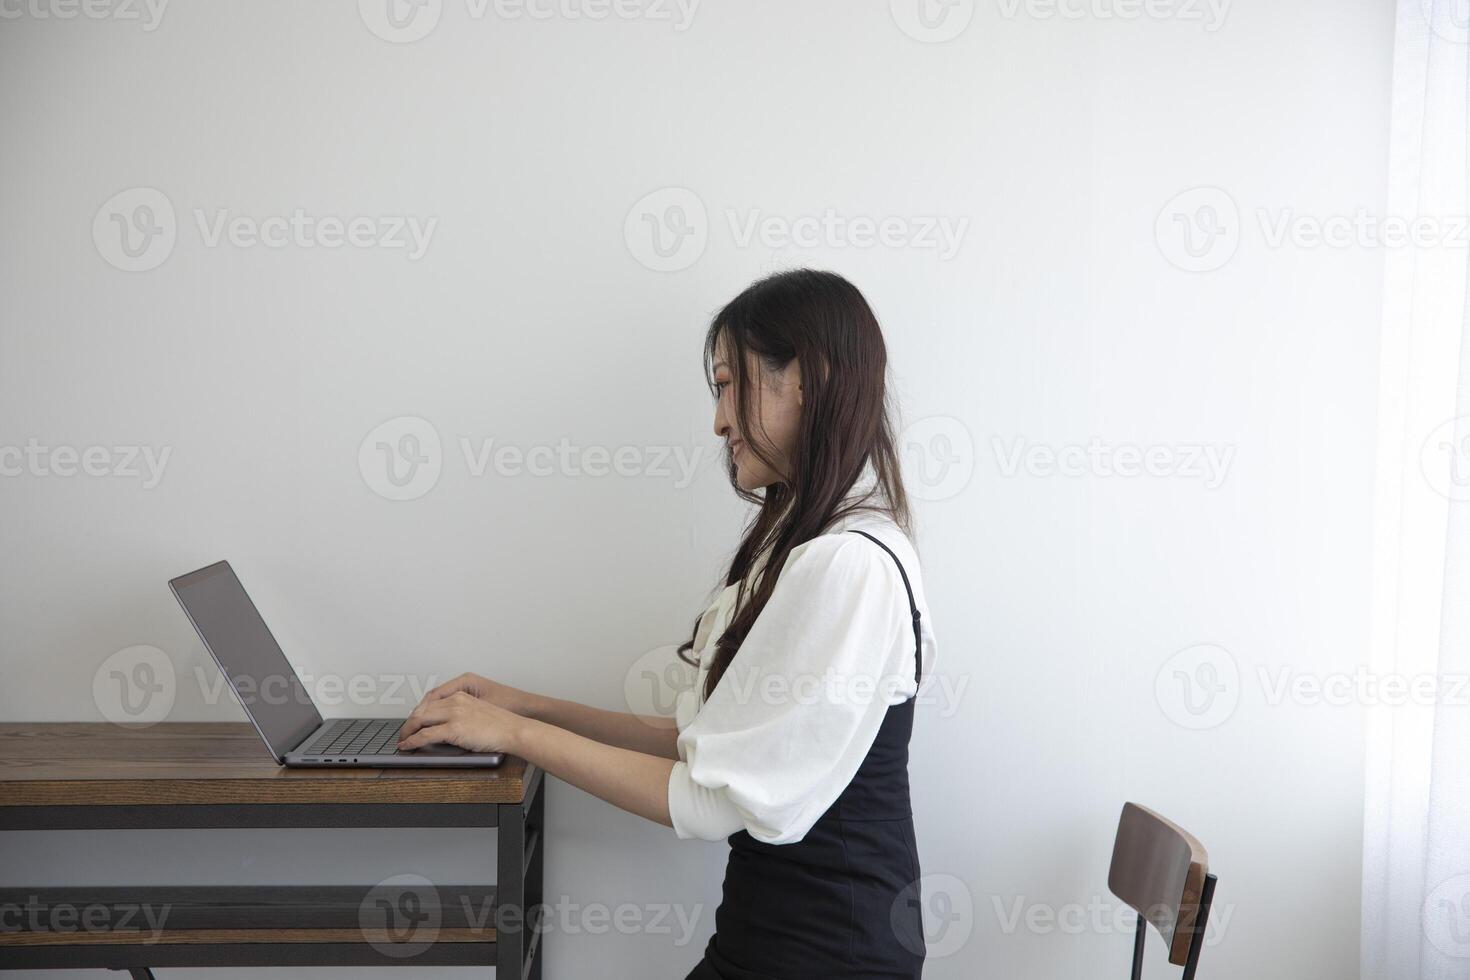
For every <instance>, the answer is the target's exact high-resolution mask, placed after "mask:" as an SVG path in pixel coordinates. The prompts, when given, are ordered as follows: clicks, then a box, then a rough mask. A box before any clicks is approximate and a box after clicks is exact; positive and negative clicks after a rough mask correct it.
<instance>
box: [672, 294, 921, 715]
mask: <svg viewBox="0 0 1470 980" xmlns="http://www.w3.org/2000/svg"><path fill="white" fill-rule="evenodd" d="M721 347H722V348H723V353H724V355H725V361H726V363H727V364H728V366H729V370H730V376H731V382H732V384H733V385H734V390H735V411H736V414H737V417H738V420H739V421H738V426H739V430H740V435H741V436H742V437H743V438H744V439H745V446H746V451H748V452H752V453H754V454H755V455H756V456H757V458H759V459H760V460H761V461H762V462H764V463H765V464H766V465H768V466H770V467H772V468H773V469H774V468H776V465H777V464H776V462H775V460H774V458H773V449H772V447H770V446H769V445H762V444H761V439H760V433H759V432H757V431H755V427H753V426H752V425H751V407H752V404H753V399H752V398H751V391H752V388H753V387H754V386H755V385H756V384H758V383H759V382H760V379H759V378H752V377H751V376H750V374H751V371H750V370H749V363H750V358H749V355H751V354H754V355H755V359H756V360H758V361H759V362H760V363H761V364H762V365H764V367H765V369H766V370H767V371H780V370H782V369H783V368H785V367H786V366H787V365H788V364H790V363H791V361H792V359H793V358H794V359H796V360H797V361H798V363H799V365H800V371H801V386H802V406H801V416H800V421H799V423H798V427H797V435H796V445H795V447H794V449H793V451H792V452H791V454H790V458H789V460H787V472H786V473H784V474H783V480H782V481H781V482H779V483H775V484H772V485H771V486H769V487H766V488H764V489H763V490H760V491H751V490H745V489H742V488H741V487H740V485H739V484H738V483H736V482H735V463H734V461H733V460H731V459H729V458H728V457H727V458H726V461H725V462H726V468H727V469H728V470H729V474H730V483H731V485H732V486H733V487H734V488H735V492H736V493H737V494H739V495H740V497H741V498H743V499H745V500H747V501H749V502H751V503H754V504H759V505H760V507H759V509H758V510H757V511H756V512H755V514H754V516H753V517H752V518H751V520H750V523H749V524H747V525H746V528H745V533H744V535H743V536H742V537H741V540H740V547H739V548H738V549H737V550H736V552H735V557H734V558H733V559H732V560H731V562H730V570H729V572H728V573H727V574H726V575H725V585H726V586H727V587H728V586H731V585H735V584H736V583H739V584H740V588H739V590H738V591H737V593H736V599H735V612H734V615H733V616H732V617H731V619H730V623H729V625H728V626H727V627H726V629H725V631H724V632H723V633H722V634H720V636H719V638H718V639H717V640H716V641H715V655H714V659H713V661H712V662H711V664H710V669H709V674H708V676H707V678H706V680H705V687H704V696H705V698H706V699H708V698H709V697H710V695H712V694H713V693H714V690H715V685H717V684H718V683H719V682H720V678H721V677H723V676H724V674H725V670H726V669H727V668H728V667H729V666H730V661H731V660H732V659H734V657H735V652H736V651H737V650H739V649H740V644H741V642H742V641H744V639H745V636H746V634H748V633H749V632H750V628H751V626H752V625H753V624H754V623H755V620H756V617H757V616H759V615H760V614H761V610H762V609H764V608H765V606H766V602H767V600H769V599H770V597H771V592H772V591H773V590H774V589H775V586H776V579H777V577H778V576H779V575H780V574H781V569H782V568H783V567H784V566H785V564H786V559H787V557H788V556H789V555H790V554H791V550H792V549H793V548H795V547H796V546H797V545H800V544H803V543H805V542H807V541H810V540H811V539H812V538H815V537H816V536H818V535H819V534H821V533H823V532H824V531H825V530H827V528H829V527H830V526H831V525H832V524H833V523H835V522H836V521H838V520H840V519H842V518H844V517H846V516H848V515H850V514H852V513H854V512H856V511H860V510H869V511H878V512H881V513H885V514H887V515H889V516H890V517H891V518H892V519H893V521H894V522H895V523H896V524H897V525H898V526H899V527H900V528H903V529H904V530H905V531H908V530H909V524H910V521H909V507H908V498H907V497H906V495H905V494H904V490H903V480H902V477H901V475H900V472H899V458H898V452H897V449H896V447H895V444H894V434H893V424H892V421H891V420H890V405H889V401H888V393H887V392H888V389H887V374H888V354H887V349H886V348H885V347H884V344H883V331H882V329H881V328H880V327H879V326H878V318H877V317H876V316H874V315H873V310H872V308H871V307H870V306H868V301H867V300H866V299H864V298H863V294H862V293H860V292H858V289H857V287H856V286H854V285H853V284H852V283H850V282H848V281H847V280H846V279H844V278H842V277H841V276H839V275H837V274H835V273H832V272H817V271H813V270H811V269H797V270H794V271H790V272H781V273H778V274H776V275H773V276H769V277H767V278H765V279H761V280H759V281H758V282H755V283H753V284H752V285H751V286H750V287H748V288H747V289H746V290H745V291H744V292H742V293H741V294H740V295H739V296H736V297H735V298H734V299H733V300H731V301H730V302H729V303H728V304H727V305H726V306H725V308H724V309H722V310H721V311H720V312H719V313H718V314H716V316H715V318H714V320H713V321H711V323H710V327H709V331H708V333H707V334H706V335H705V339H704V369H705V378H706V380H707V381H708V383H709V385H710V390H711V392H714V390H715V387H714V360H715V354H716V350H717V348H721ZM869 466H871V467H872V470H873V474H874V476H875V477H876V482H875V483H874V485H873V486H872V488H871V489H870V490H869V491H868V492H866V493H864V494H862V495H858V496H855V495H853V494H852V493H851V491H852V490H853V486H854V484H856V483H857V481H858V479H859V478H860V477H862V476H863V474H864V472H865V471H866V470H867V468H868V467H869ZM762 559H764V565H761V561H762ZM757 566H760V567H761V571H760V573H759V574H758V575H756V576H755V579H756V580H755V581H754V582H752V581H750V575H751V572H752V570H754V569H755V568H757ZM698 630H699V624H698V623H695V633H696V635H697V634H698ZM693 647H694V640H693V639H690V641H689V642H687V643H685V644H684V645H683V646H681V647H680V648H679V654H680V656H681V657H683V658H684V659H685V660H686V661H688V662H690V663H693V660H692V655H691V654H690V651H692V650H693Z"/></svg>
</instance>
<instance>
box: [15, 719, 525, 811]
mask: <svg viewBox="0 0 1470 980" xmlns="http://www.w3.org/2000/svg"><path fill="white" fill-rule="evenodd" d="M533 773H534V769H533V767H531V766H530V765H528V764H527V763H526V762H525V761H524V760H522V759H518V758H516V757H514V756H507V757H506V759H505V763H504V764H503V765H502V766H500V767H499V768H498V769H358V768H342V769H330V768H323V769H287V768H286V767H284V766H280V765H277V764H276V762H275V760H274V759H272V758H271V755H270V751H269V750H268V749H267V748H266V747H265V745H264V743H262V742H261V740H260V737H259V736H258V735H256V734H255V730H254V729H253V728H251V726H250V725H249V724H248V723H214V722H174V723H164V724H158V725H153V726H152V727H149V728H142V729H125V728H120V727H118V726H116V725H110V724H106V723H82V722H63V723H43V722H21V723H7V724H0V807H5V806H89V805H92V806H139V805H150V804H154V805H179V804H235V805H240V804H253V803H260V804H275V803H333V804H351V803H367V804H380V803H472V804H474V803H519V802H520V801H521V800H522V799H524V798H525V794H526V787H527V785H529V784H530V781H531V777H532V774H533Z"/></svg>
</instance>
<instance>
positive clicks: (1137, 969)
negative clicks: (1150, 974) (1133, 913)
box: [1133, 912, 1148, 980]
mask: <svg viewBox="0 0 1470 980" xmlns="http://www.w3.org/2000/svg"><path fill="white" fill-rule="evenodd" d="M1147 938H1148V920H1147V919H1145V918H1144V917H1143V913H1141V912H1140V913H1139V915H1138V926H1137V928H1135V929H1134V930H1133V980H1142V977H1143V943H1144V940H1146V939H1147Z"/></svg>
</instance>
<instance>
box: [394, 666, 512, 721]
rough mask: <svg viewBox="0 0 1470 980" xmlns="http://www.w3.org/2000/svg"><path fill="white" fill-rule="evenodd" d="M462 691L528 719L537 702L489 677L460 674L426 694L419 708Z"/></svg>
mask: <svg viewBox="0 0 1470 980" xmlns="http://www.w3.org/2000/svg"><path fill="white" fill-rule="evenodd" d="M461 691H463V692H464V693H466V694H468V695H469V696H470V697H472V698H476V699H478V700H480V701H485V702H488V703H489V704H493V705H495V706H496V707H500V708H504V709H506V710H507V711H513V712H515V713H516V714H518V715H525V716H526V717H530V715H531V707H532V704H533V702H534V700H535V697H534V695H531V694H527V693H526V692H525V691H522V690H519V689H517V688H514V687H511V686H509V685H508V684H499V683H497V682H495V681H492V680H491V679H490V678H488V677H481V676H480V675H479V674H460V675H459V676H458V677H456V678H455V679H454V680H452V681H449V682H448V683H446V684H440V685H439V686H438V687H436V688H434V689H433V690H432V691H430V692H429V693H428V694H425V695H424V699H423V701H421V702H419V707H420V708H422V707H423V706H424V705H426V704H429V703H430V702H432V701H439V700H442V699H444V698H447V697H449V696H450V695H452V694H458V693H459V692H461Z"/></svg>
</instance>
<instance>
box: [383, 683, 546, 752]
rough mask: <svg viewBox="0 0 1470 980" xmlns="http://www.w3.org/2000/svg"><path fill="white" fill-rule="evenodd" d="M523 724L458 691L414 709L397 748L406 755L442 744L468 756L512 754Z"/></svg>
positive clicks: (507, 714) (510, 714) (517, 719)
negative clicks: (461, 751)
mask: <svg viewBox="0 0 1470 980" xmlns="http://www.w3.org/2000/svg"><path fill="white" fill-rule="evenodd" d="M524 723H525V719H524V718H522V717H521V716H520V715H517V714H515V713H514V712H511V711H507V710H506V709H505V708H502V707H499V706H497V705H494V704H490V703H489V702H488V701H481V700H480V699H479V698H476V697H474V696H473V695H471V694H469V693H467V692H465V691H459V692H457V693H455V694H451V695H449V697H447V698H438V699H436V700H433V701H425V702H423V703H422V704H420V705H419V706H418V707H417V708H415V709H414V711H413V714H411V715H409V716H408V721H406V722H404V723H403V730H402V731H401V732H399V734H398V748H399V749H400V750H402V751H404V752H407V751H410V750H412V749H417V748H422V747H423V746H425V745H432V744H434V743H436V742H446V743H448V744H450V745H458V746H459V747H460V748H462V749H467V750H469V751H471V752H515V751H516V750H515V736H516V734H517V733H518V732H519V731H520V727H521V725H523V724H524Z"/></svg>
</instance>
